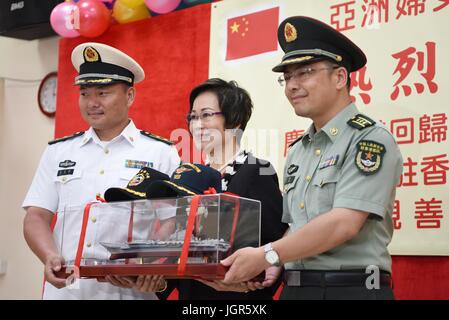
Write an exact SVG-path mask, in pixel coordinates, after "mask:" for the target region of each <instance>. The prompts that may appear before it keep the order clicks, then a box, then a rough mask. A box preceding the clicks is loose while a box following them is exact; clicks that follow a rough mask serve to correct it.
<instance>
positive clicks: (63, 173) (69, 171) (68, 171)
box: [58, 169, 75, 177]
mask: <svg viewBox="0 0 449 320" xmlns="http://www.w3.org/2000/svg"><path fill="white" fill-rule="evenodd" d="M74 171H75V169H64V170H58V177H60V176H68V175H71V174H73V172H74Z"/></svg>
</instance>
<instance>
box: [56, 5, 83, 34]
mask: <svg viewBox="0 0 449 320" xmlns="http://www.w3.org/2000/svg"><path fill="white" fill-rule="evenodd" d="M76 10H78V8H77V7H76V4H74V3H72V2H63V3H60V4H58V5H57V6H56V7H54V8H53V10H52V12H51V15H50V24H51V27H52V28H53V30H55V32H56V33H57V34H59V35H60V36H61V37H64V38H75V37H78V36H79V35H80V33H79V32H78V30H76V29H75V24H74V19H75V15H76V14H75V12H76Z"/></svg>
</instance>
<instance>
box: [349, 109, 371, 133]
mask: <svg viewBox="0 0 449 320" xmlns="http://www.w3.org/2000/svg"><path fill="white" fill-rule="evenodd" d="M375 123H376V121H374V120H373V119H371V118H369V117H367V116H365V115H364V114H360V113H359V114H356V115H355V116H354V117H352V118H351V119H349V120H348V122H347V124H348V125H349V126H351V127H353V128H356V129H358V130H363V129H366V128H368V127H371V126H373V125H374V124H375Z"/></svg>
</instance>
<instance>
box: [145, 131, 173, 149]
mask: <svg viewBox="0 0 449 320" xmlns="http://www.w3.org/2000/svg"><path fill="white" fill-rule="evenodd" d="M140 133H141V134H142V135H144V136H145V137H148V138H152V139H154V140H157V141H160V142H163V143H165V144H168V145H173V142H172V141H170V140H168V139H165V138H164V137H161V136H157V135H155V134H152V133H151V132H148V131H144V130H142V131H140Z"/></svg>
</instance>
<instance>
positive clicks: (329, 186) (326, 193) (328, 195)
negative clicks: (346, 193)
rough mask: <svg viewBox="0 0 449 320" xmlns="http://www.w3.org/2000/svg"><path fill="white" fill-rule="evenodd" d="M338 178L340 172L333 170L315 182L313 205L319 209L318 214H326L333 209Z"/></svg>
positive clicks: (319, 176)
mask: <svg viewBox="0 0 449 320" xmlns="http://www.w3.org/2000/svg"><path fill="white" fill-rule="evenodd" d="M338 176H339V171H338V170H336V168H332V169H330V170H327V171H324V172H323V173H321V174H319V175H318V176H317V177H316V179H315V180H314V182H313V193H312V203H314V204H315V205H316V206H317V208H318V211H317V212H316V214H322V213H326V212H328V211H330V210H331V209H332V208H333V204H334V197H335V190H336V188H337V182H338Z"/></svg>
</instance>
